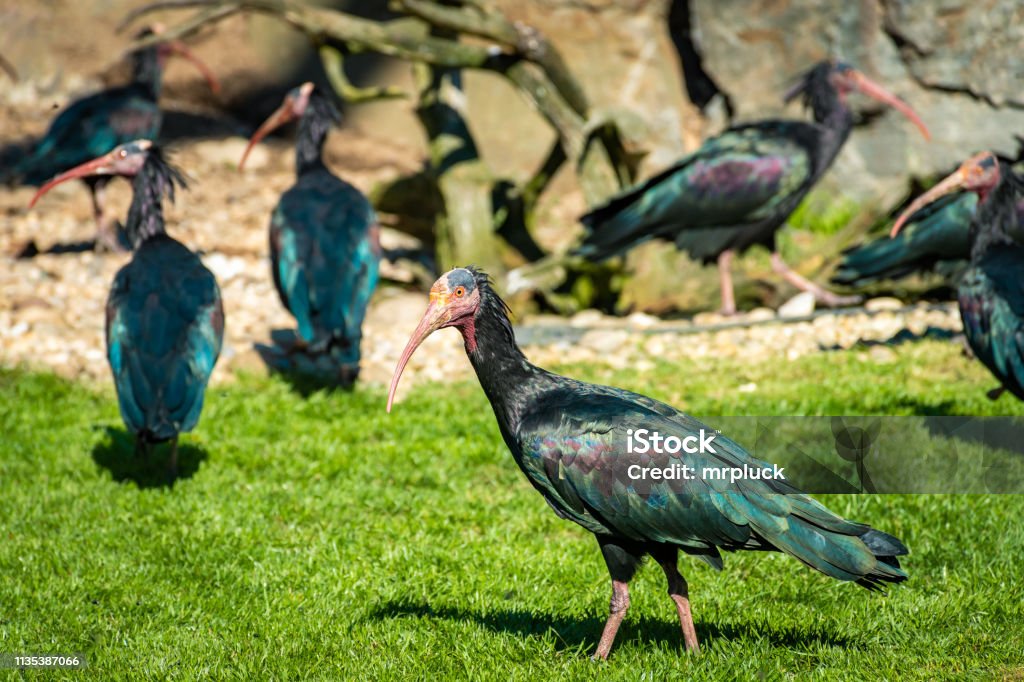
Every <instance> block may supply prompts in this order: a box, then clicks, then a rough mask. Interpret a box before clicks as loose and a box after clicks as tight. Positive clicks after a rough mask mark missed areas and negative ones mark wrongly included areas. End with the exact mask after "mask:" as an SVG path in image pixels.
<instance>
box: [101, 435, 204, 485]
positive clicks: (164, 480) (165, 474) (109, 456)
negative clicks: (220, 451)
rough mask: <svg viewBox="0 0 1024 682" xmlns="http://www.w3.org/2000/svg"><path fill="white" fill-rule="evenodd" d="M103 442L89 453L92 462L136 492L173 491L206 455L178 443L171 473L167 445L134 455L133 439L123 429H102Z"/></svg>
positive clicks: (196, 468) (200, 450)
mask: <svg viewBox="0 0 1024 682" xmlns="http://www.w3.org/2000/svg"><path fill="white" fill-rule="evenodd" d="M106 432H107V438H106V439H105V440H104V441H102V442H99V443H97V444H96V446H95V447H93V449H92V459H93V461H94V462H96V464H97V465H98V466H99V467H100V468H101V469H106V470H107V471H109V472H110V475H111V477H112V478H113V479H114V480H115V481H117V482H118V483H123V482H125V481H131V482H133V483H134V484H135V485H137V486H138V487H139V488H173V487H174V484H175V482H177V481H179V480H181V479H183V478H192V477H193V476H195V474H196V472H197V471H199V465H200V464H201V463H202V462H203V461H205V460H206V459H207V458H208V457H209V455H207V454H206V451H205V450H203V449H202V448H199V447H196V446H195V445H187V444H184V443H181V442H180V441H179V442H178V466H177V470H176V471H175V472H173V474H172V472H171V466H170V465H171V444H170V443H160V444H158V445H154V446H153V447H152V449H151V450H150V452H149V453H148V455H147V454H138V455H137V454H136V453H135V437H134V436H132V434H130V433H128V432H127V431H125V430H124V429H117V428H114V427H111V426H108V427H106Z"/></svg>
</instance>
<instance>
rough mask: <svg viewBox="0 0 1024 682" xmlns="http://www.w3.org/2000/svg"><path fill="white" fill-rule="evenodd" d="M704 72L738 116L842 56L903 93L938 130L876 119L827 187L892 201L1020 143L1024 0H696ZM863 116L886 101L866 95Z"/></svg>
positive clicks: (767, 105)
mask: <svg viewBox="0 0 1024 682" xmlns="http://www.w3.org/2000/svg"><path fill="white" fill-rule="evenodd" d="M690 11H691V18H692V23H693V28H694V35H693V38H694V41H695V43H696V44H697V46H698V50H699V52H700V55H701V57H702V63H703V67H704V69H705V70H706V71H707V72H708V74H709V75H710V76H711V77H712V78H713V79H714V81H715V82H716V83H717V85H718V86H719V88H720V89H721V90H722V92H723V94H724V96H725V97H728V99H729V101H730V103H731V105H732V107H733V109H734V111H735V114H736V119H737V120H751V119H756V118H760V117H764V116H766V115H776V114H783V113H786V114H788V115H797V111H796V108H797V105H793V106H792V107H791V108H790V109H789V110H784V109H783V107H782V104H781V101H780V93H781V92H783V91H784V90H785V87H786V84H787V78H789V77H792V76H794V75H795V74H798V73H799V72H800V71H801V70H802V69H804V68H806V66H807V65H808V64H810V63H812V62H814V61H815V60H818V59H821V58H823V57H826V56H829V55H836V56H839V57H841V58H843V59H845V60H846V61H848V62H850V63H852V64H853V65H855V66H857V67H858V68H860V69H861V70H863V71H864V72H865V73H866V74H867V75H868V76H870V77H872V78H875V79H877V80H878V81H879V82H881V83H882V84H884V85H885V86H886V87H887V88H889V89H890V90H891V91H893V92H895V93H896V94H898V95H900V96H901V97H903V98H904V99H905V100H906V101H907V102H909V103H910V104H911V105H912V106H913V107H914V108H915V109H916V110H917V112H918V113H919V114H920V115H921V117H922V118H923V119H924V120H925V122H926V123H927V124H928V126H929V128H930V129H931V131H932V136H933V139H932V141H931V142H930V143H926V142H925V141H924V140H923V139H922V138H921V137H920V136H919V135H917V133H916V132H915V131H914V129H913V127H912V126H911V125H910V124H909V123H908V122H906V121H905V120H904V119H903V118H902V117H901V116H900V115H899V114H897V113H895V112H892V111H888V112H884V113H882V115H880V116H873V115H869V116H867V120H866V122H865V124H864V125H863V126H862V127H859V128H858V129H857V130H855V131H854V133H853V135H852V136H851V139H850V141H849V143H848V144H847V146H846V148H845V149H844V150H843V152H842V154H841V155H840V156H839V158H838V159H837V162H836V165H835V167H834V168H833V170H832V172H831V173H830V174H829V176H828V178H827V179H826V181H825V188H826V189H829V190H835V191H838V192H840V193H842V194H845V195H847V196H850V197H852V198H855V199H857V200H859V201H864V202H867V203H870V204H873V203H878V204H880V205H881V207H882V208H887V207H888V205H891V203H892V202H893V201H895V200H897V199H898V198H899V197H900V196H901V195H902V194H903V193H904V192H905V191H906V189H907V184H908V183H907V180H908V178H909V177H911V176H928V175H934V174H937V173H941V172H944V171H947V170H948V169H949V168H950V167H951V166H953V165H954V164H956V163H958V162H959V161H961V160H963V159H964V158H966V157H968V156H970V155H971V154H972V153H974V152H975V151H978V150H980V149H993V150H995V151H999V152H1004V153H1008V154H1010V153H1013V152H1014V151H1015V150H1016V142H1015V140H1014V137H1013V136H1014V134H1024V52H1022V51H1021V45H1022V44H1024V3H1021V2H1020V0H986V1H984V2H971V1H969V0H961V1H957V0H943V1H941V2H939V1H936V0H853V1H850V2H827V3H826V2H820V1H819V0H690ZM857 105H858V107H859V108H861V111H862V113H865V114H873V113H874V112H875V111H877V108H875V107H873V106H872V105H871V103H870V101H864V98H858V99H857Z"/></svg>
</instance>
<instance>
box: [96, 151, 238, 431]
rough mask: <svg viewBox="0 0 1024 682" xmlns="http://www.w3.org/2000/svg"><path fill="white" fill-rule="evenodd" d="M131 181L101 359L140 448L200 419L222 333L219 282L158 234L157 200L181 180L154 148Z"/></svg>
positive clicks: (195, 259) (192, 255)
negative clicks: (124, 256) (122, 256)
mask: <svg viewBox="0 0 1024 682" xmlns="http://www.w3.org/2000/svg"><path fill="white" fill-rule="evenodd" d="M134 153H144V154H146V159H145V162H144V163H143V164H142V166H141V169H140V170H139V172H138V174H137V175H135V177H134V179H133V181H132V189H133V196H132V203H131V207H130V209H129V212H128V220H127V225H126V231H127V233H128V236H129V239H130V240H131V243H132V246H133V248H134V253H133V255H132V259H131V261H130V262H129V263H128V264H127V265H125V266H124V267H123V268H121V269H120V270H119V271H118V273H117V276H116V277H115V278H114V283H113V285H112V287H111V290H110V294H109V296H108V298H107V314H106V318H107V320H106V330H107V333H106V338H107V358H108V360H109V361H110V368H111V370H112V372H113V375H114V384H115V386H116V387H117V397H118V403H119V405H120V408H121V416H122V417H123V419H124V422H125V424H126V425H127V426H128V429H129V430H130V431H131V432H132V433H133V434H135V436H136V439H137V442H138V443H139V446H140V447H141V448H143V449H145V448H147V447H148V446H149V444H151V443H157V442H161V441H166V440H173V441H174V444H175V446H176V444H177V437H178V434H180V433H182V432H187V431H191V430H192V429H193V428H194V427H195V425H196V423H197V422H198V420H199V415H200V412H201V411H202V407H203V396H204V393H205V390H206V385H207V382H208V381H209V379H210V375H211V373H212V372H213V367H214V365H215V364H216V362H217V357H218V355H219V354H220V349H221V344H222V342H223V338H224V309H223V304H222V301H221V295H220V288H219V287H218V286H217V281H216V279H215V278H214V276H213V273H211V272H210V271H209V270H208V269H206V267H205V266H204V265H203V264H202V262H201V261H200V260H199V257H198V256H197V255H196V254H195V253H193V252H192V251H190V250H189V249H188V248H187V247H185V246H184V245H182V244H181V243H180V242H178V241H176V240H174V239H172V238H171V237H169V236H168V235H167V233H166V232H165V231H164V219H163V210H162V206H161V204H162V199H163V197H164V196H168V197H169V198H171V199H172V200H173V198H174V185H175V184H179V185H182V186H184V182H183V178H182V176H181V175H180V174H179V173H178V171H177V170H176V169H174V168H173V167H171V166H170V165H168V164H167V162H166V161H165V160H164V159H163V157H162V155H161V154H160V151H159V149H158V148H157V147H155V146H152V147H150V148H149V149H148V151H141V152H134Z"/></svg>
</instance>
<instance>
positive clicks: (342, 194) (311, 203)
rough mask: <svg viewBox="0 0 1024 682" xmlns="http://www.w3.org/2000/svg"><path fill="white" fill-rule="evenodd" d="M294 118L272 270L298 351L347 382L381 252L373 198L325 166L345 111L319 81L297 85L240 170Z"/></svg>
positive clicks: (274, 224) (352, 375) (355, 368)
mask: <svg viewBox="0 0 1024 682" xmlns="http://www.w3.org/2000/svg"><path fill="white" fill-rule="evenodd" d="M295 119H298V121H299V130H298V137H297V139H296V142H295V172H296V176H297V177H296V180H295V184H294V185H292V186H291V187H290V188H289V189H288V190H287V191H286V192H285V193H284V194H283V195H281V200H280V201H279V202H278V204H277V206H276V207H275V209H274V213H273V214H272V216H271V218H270V259H271V273H272V275H273V278H274V284H275V285H276V287H277V293H278V294H279V295H280V297H281V302H282V303H283V304H284V307H285V308H287V309H288V311H289V312H290V313H291V314H292V315H293V316H294V317H295V321H296V323H297V324H298V338H299V341H300V343H299V345H298V347H297V349H296V350H303V351H305V352H307V353H310V354H313V355H317V356H321V357H328V358H330V359H331V362H330V363H329V364H330V366H331V367H332V369H334V370H336V371H337V379H338V380H339V381H340V382H341V383H343V384H346V383H350V382H352V381H354V380H355V379H356V377H357V376H358V374H359V357H360V356H359V345H360V342H361V340H362V327H363V318H364V317H365V316H366V309H367V306H368V305H369V303H370V296H371V295H372V294H373V291H374V289H375V288H376V286H377V279H378V268H379V265H380V255H381V250H380V239H379V228H378V225H377V217H376V214H375V213H374V210H373V206H371V205H370V202H369V200H368V199H367V198H366V197H365V196H364V195H363V193H362V192H360V191H359V190H358V189H356V188H355V187H353V186H352V185H350V184H349V183H347V182H345V181H344V180H342V179H340V178H338V177H337V176H335V175H334V174H333V173H331V171H330V170H329V169H328V168H327V166H326V165H324V160H323V146H324V141H325V139H326V138H327V133H328V132H330V129H331V126H333V125H335V124H336V123H338V122H339V121H340V120H341V114H340V113H339V112H338V110H337V109H336V108H335V106H334V104H333V103H332V102H331V100H330V99H328V98H327V97H326V96H324V94H323V93H321V92H320V90H318V89H317V88H316V86H314V85H313V83H304V84H303V85H300V86H299V87H297V88H294V89H293V90H291V91H290V92H289V93H288V94H287V96H286V97H285V99H284V102H283V103H282V104H281V106H280V107H279V108H278V109H277V111H275V112H274V113H273V114H271V115H270V117H269V118H268V119H267V120H266V121H265V122H264V123H263V124H262V125H261V126H260V127H259V128H258V129H257V130H256V132H255V133H253V136H252V138H251V139H250V141H249V145H248V146H247V147H246V149H245V152H244V153H243V155H242V160H241V161H240V162H239V164H238V166H239V169H241V168H242V167H243V166H244V164H245V160H246V158H247V157H248V155H249V151H250V150H251V149H252V148H253V147H254V146H255V145H256V144H257V143H258V142H259V141H260V140H262V139H263V138H264V137H265V136H266V135H267V134H269V133H270V132H271V131H272V130H274V129H275V128H278V127H280V126H282V125H284V124H285V123H288V122H289V121H292V120H295Z"/></svg>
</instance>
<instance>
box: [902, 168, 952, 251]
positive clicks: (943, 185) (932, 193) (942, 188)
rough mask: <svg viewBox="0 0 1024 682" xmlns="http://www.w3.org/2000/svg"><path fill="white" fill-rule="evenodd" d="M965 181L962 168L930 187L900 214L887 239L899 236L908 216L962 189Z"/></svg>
mask: <svg viewBox="0 0 1024 682" xmlns="http://www.w3.org/2000/svg"><path fill="white" fill-rule="evenodd" d="M966 179H967V174H966V173H965V172H964V170H963V169H962V168H958V169H957V170H956V171H955V172H954V173H953V174H952V175H950V176H949V177H947V178H946V179H945V180H943V181H942V182H940V183H939V184H937V185H935V186H934V187H932V188H931V189H930V190H928V191H927V192H925V193H924V194H922V195H921V196H919V197H918V198H917V199H914V201H913V202H911V204H910V206H907V210H905V211H903V213H901V214H900V217H899V218H898V219H897V220H896V222H895V223H894V224H893V226H892V230H891V231H890V232H889V237H890V238H891V237H895V236H896V235H897V234H899V232H900V230H901V229H903V226H904V225H905V224H906V222H907V220H909V219H910V216H912V215H914V214H915V213H917V212H918V211H920V210H921V209H922V208H924V207H925V206H927V205H928V204H930V203H932V202H933V201H936V200H937V199H939V198H941V197H944V196H946V195H947V194H949V193H951V192H955V191H957V190H959V189H963V187H964V182H965V181H966Z"/></svg>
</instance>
